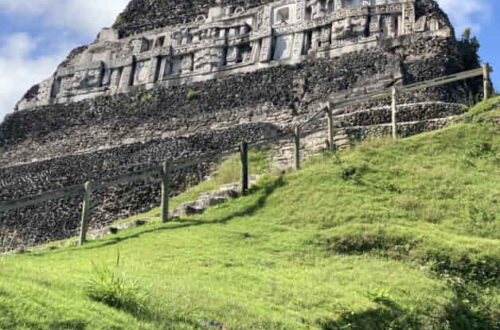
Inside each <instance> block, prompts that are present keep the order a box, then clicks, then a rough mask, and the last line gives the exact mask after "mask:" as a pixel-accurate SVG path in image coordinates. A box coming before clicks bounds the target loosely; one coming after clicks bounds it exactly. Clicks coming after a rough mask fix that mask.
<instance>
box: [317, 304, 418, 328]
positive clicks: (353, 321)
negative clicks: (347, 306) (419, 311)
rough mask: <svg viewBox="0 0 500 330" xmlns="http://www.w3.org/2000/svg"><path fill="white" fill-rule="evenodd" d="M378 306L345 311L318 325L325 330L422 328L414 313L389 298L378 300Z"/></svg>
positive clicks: (319, 322) (321, 321)
mask: <svg viewBox="0 0 500 330" xmlns="http://www.w3.org/2000/svg"><path fill="white" fill-rule="evenodd" d="M377 302H378V306H377V307H375V308H372V309H369V310H365V311H362V312H359V313H354V312H345V313H344V314H343V315H342V316H341V317H340V318H339V319H336V320H328V319H327V320H320V321H318V322H317V323H318V325H319V326H320V328H321V329H323V330H340V329H349V330H367V329H370V330H386V329H405V330H411V329H414V330H417V329H422V324H421V323H420V322H419V321H418V318H417V316H416V315H414V314H413V313H411V312H409V311H406V310H404V309H402V308H401V307H399V306H398V305H397V304H396V303H394V302H392V301H390V300H389V299H384V300H380V301H377Z"/></svg>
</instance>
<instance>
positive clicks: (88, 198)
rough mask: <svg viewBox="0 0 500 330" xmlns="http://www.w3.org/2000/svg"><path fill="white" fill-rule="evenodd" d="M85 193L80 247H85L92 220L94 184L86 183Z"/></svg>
mask: <svg viewBox="0 0 500 330" xmlns="http://www.w3.org/2000/svg"><path fill="white" fill-rule="evenodd" d="M84 187H85V192H84V194H83V205H82V221H81V226H80V242H79V243H80V245H83V244H84V243H85V241H86V240H87V231H88V229H89V220H90V208H91V203H92V183H91V182H89V181H88V182H86V183H85V185H84Z"/></svg>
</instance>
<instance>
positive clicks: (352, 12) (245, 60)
mask: <svg viewBox="0 0 500 330" xmlns="http://www.w3.org/2000/svg"><path fill="white" fill-rule="evenodd" d="M415 1H416V0H369V1H366V0H365V1H363V0H278V1H275V2H271V3H268V4H265V5H262V6H260V7H252V8H250V9H245V7H234V6H223V5H219V6H214V7H212V8H210V10H209V12H208V15H199V16H197V17H196V19H194V20H193V21H192V22H190V23H186V24H179V25H175V26H166V27H162V28H158V29H152V30H149V31H145V32H142V33H139V34H136V35H131V36H127V37H123V38H120V37H119V33H118V31H116V30H113V29H110V28H107V29H104V30H102V31H101V33H100V34H99V36H98V38H97V40H96V41H95V43H93V44H92V45H90V46H89V47H88V48H86V49H85V50H83V51H81V52H80V53H78V54H76V55H75V56H73V57H72V58H71V59H69V60H67V61H66V62H65V65H64V66H61V68H59V70H58V71H57V72H56V73H55V74H54V77H53V78H51V79H48V80H46V81H44V82H43V83H42V84H40V85H39V86H38V89H37V91H38V93H37V94H36V95H34V94H33V93H29V95H28V96H29V97H25V98H23V99H22V100H21V101H20V102H19V103H18V106H17V109H18V110H23V109H28V108H33V107H36V106H39V105H46V104H52V103H66V102H71V101H73V97H76V96H77V97H78V98H77V99H78V100H81V99H82V98H85V97H86V96H85V95H87V96H88V97H94V96H97V95H106V94H108V95H112V94H115V93H122V92H127V91H128V90H129V89H130V88H132V87H133V86H143V88H152V87H154V85H155V84H158V83H161V82H162V81H169V84H170V85H171V84H183V83H189V82H192V81H201V80H206V79H211V78H212V76H213V75H211V74H212V73H216V72H219V71H221V72H224V74H232V73H239V72H241V68H242V66H244V67H245V71H249V70H258V69H260V68H262V67H263V66H264V67H265V66H266V65H272V64H271V63H269V62H273V61H285V62H289V63H297V62H300V61H302V60H303V59H305V58H306V57H310V56H315V57H318V58H323V57H337V56H340V55H342V54H344V53H346V52H350V51H355V50H357V49H358V48H357V45H359V47H362V48H363V49H366V48H369V47H376V46H377V45H378V42H379V40H381V39H384V38H394V37H397V36H399V35H407V34H412V33H434V32H435V33H439V34H440V35H442V34H443V33H445V34H446V33H448V34H449V33H451V31H450V28H449V26H446V25H444V24H442V23H441V22H440V21H439V20H438V19H436V18H434V17H428V16H425V15H424V16H422V17H416V10H415ZM268 63H269V64H268ZM34 90H35V89H33V91H34ZM75 100H76V99H75Z"/></svg>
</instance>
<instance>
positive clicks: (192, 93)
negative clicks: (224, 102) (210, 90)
mask: <svg viewBox="0 0 500 330" xmlns="http://www.w3.org/2000/svg"><path fill="white" fill-rule="evenodd" d="M200 94H201V91H195V90H192V89H190V90H188V92H187V94H186V96H187V99H188V100H192V99H195V98H196V97H198V95H200Z"/></svg>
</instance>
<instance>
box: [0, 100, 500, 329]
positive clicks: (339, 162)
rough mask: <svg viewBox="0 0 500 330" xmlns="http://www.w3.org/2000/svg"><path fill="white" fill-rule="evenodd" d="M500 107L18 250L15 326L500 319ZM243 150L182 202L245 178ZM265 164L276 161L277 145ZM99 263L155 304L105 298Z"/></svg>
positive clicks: (10, 276) (12, 277)
mask: <svg viewBox="0 0 500 330" xmlns="http://www.w3.org/2000/svg"><path fill="white" fill-rule="evenodd" d="M499 118H500V98H496V99H493V100H491V101H489V102H488V104H486V103H485V104H480V105H478V106H477V107H476V108H474V109H472V110H471V111H470V113H469V114H468V115H467V116H465V117H464V118H463V119H462V120H461V121H459V122H457V123H456V124H454V125H452V126H450V127H448V128H446V129H444V130H442V131H438V132H431V133H426V134H422V135H419V136H415V137H411V138H408V139H404V140H399V141H397V142H394V141H392V140H389V139H384V140H374V141H369V142H367V143H364V144H362V145H360V146H358V147H357V148H355V149H354V150H350V151H347V152H342V153H340V154H335V155H331V154H324V155H321V156H318V157H315V158H314V159H310V160H309V161H308V162H306V164H305V166H304V169H302V170H301V171H298V172H292V173H289V174H286V175H283V176H267V177H264V178H262V179H261V180H260V182H259V184H258V185H257V186H255V187H254V188H252V193H251V194H250V195H249V196H246V197H244V198H239V199H236V200H233V201H230V202H228V203H226V204H223V205H220V206H217V207H214V208H211V209H209V210H208V211H207V212H206V213H204V214H203V215H197V216H192V217H186V218H183V219H181V220H179V221H178V222H172V223H169V224H160V223H151V224H148V225H146V226H144V227H139V228H135V229H131V230H127V231H124V232H120V233H119V234H118V235H115V236H110V237H107V238H105V239H102V240H98V241H93V242H90V243H89V244H87V245H85V246H84V247H81V248H80V247H78V248H77V247H66V248H60V249H57V250H54V251H46V252H36V253H32V254H24V255H15V256H9V257H4V258H2V259H0V329H370V330H371V329H381V330H382V329H450V330H455V329H464V330H465V329H478V330H479V329H499V328H500V324H499V320H500V289H499V288H500V276H499V275H500V274H499V273H500V269H499V268H500V267H499V265H500V220H499V215H500V204H499V201H500V188H499V187H500V166H499V165H500V155H499V148H500V147H499V146H500V135H499ZM235 161H236V160H234V159H233V160H229V161H228V162H226V163H225V164H224V165H223V166H222V167H221V169H220V170H219V175H216V176H215V177H214V178H213V179H212V180H210V181H207V182H205V183H202V184H201V185H200V186H197V187H194V188H192V189H190V190H189V191H188V192H186V194H183V195H181V196H179V197H178V198H176V199H175V203H180V202H182V201H186V200H193V198H194V199H196V198H195V197H196V196H198V195H199V194H200V193H201V192H203V191H207V190H211V189H214V188H216V187H217V186H218V185H220V184H223V183H226V182H227V181H234V180H235V179H237V177H238V170H237V166H236V165H235V164H236V163H235ZM231 162H232V163H231ZM253 164H254V165H253V168H254V170H256V171H260V172H265V171H269V164H268V162H267V161H266V157H265V156H264V154H263V153H260V154H259V153H256V154H255V157H254V163H253ZM259 164H260V165H259ZM231 173H232V174H231ZM156 213H158V210H152V211H151V212H150V215H154V214H156ZM141 216H142V217H147V215H141ZM117 256H119V258H120V262H119V264H118V265H117V262H116V259H117ZM94 265H102V267H108V269H110V271H109V272H108V273H112V274H114V275H109V274H108V275H105V276H104V277H103V278H104V283H105V285H104V289H100V290H99V292H109V291H111V292H114V291H118V293H111V294H110V295H111V296H112V297H115V296H119V292H121V291H120V290H119V289H118V290H116V288H115V289H114V287H115V285H114V284H110V283H114V282H113V281H111V280H110V279H114V278H115V277H113V276H119V277H118V280H117V281H118V282H119V283H120V285H123V286H124V287H125V292H129V291H130V290H131V292H132V294H126V295H125V298H127V301H131V304H132V306H135V305H134V304H135V303H140V304H141V305H140V306H141V309H140V310H141V311H142V312H140V313H137V312H136V310H137V309H134V308H131V309H129V308H121V307H116V306H117V305H113V304H109V303H106V301H104V303H103V302H99V301H102V300H99V299H92V298H91V297H89V294H88V288H89V287H88V283H89V281H91V280H92V278H94V279H95V276H96V273H95V266H94ZM115 274H117V275H115ZM120 285H119V286H120ZM110 287H111V288H110ZM107 288H108V289H109V290H108V289H107ZM128 289H130V290H129V291H127V290H128ZM96 300H97V301H96ZM113 306H115V307H113Z"/></svg>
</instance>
